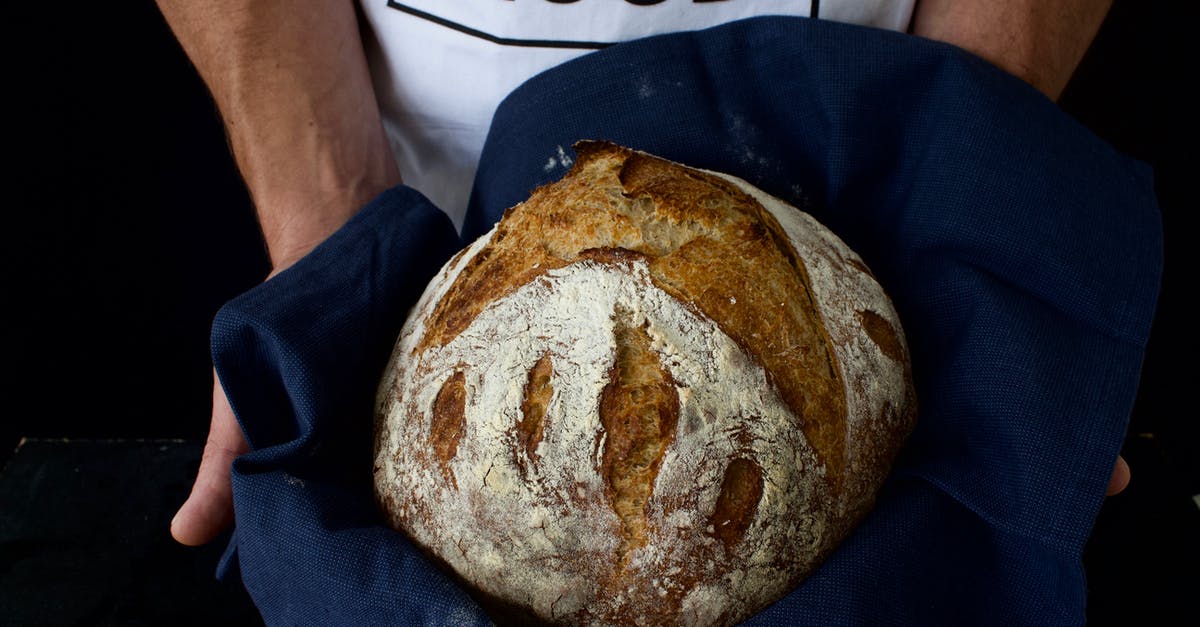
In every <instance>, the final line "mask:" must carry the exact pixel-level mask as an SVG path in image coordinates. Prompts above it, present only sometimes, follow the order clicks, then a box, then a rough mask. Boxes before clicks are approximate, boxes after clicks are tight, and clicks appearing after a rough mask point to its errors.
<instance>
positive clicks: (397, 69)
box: [360, 0, 915, 227]
mask: <svg viewBox="0 0 1200 627" xmlns="http://www.w3.org/2000/svg"><path fill="white" fill-rule="evenodd" d="M914 1H915V0H897V1H888V0H824V1H823V2H819V3H818V2H816V1H815V0H802V1H794V0H360V2H361V4H362V6H363V10H364V13H365V15H366V18H367V21H368V23H369V24H370V30H371V33H370V34H369V36H368V42H369V45H368V50H367V52H368V60H369V62H370V64H371V70H372V75H373V79H374V82H375V89H376V92H377V98H378V99H379V106H380V109H381V111H382V113H383V117H384V126H385V128H386V130H387V134H388V139H389V142H390V143H391V146H392V150H393V152H394V153H395V155H396V159H397V162H398V164H399V166H400V173H401V176H402V177H403V178H404V181H405V183H407V184H408V185H410V186H412V187H414V188H416V189H418V190H420V191H421V192H423V193H424V194H425V195H426V196H428V197H429V198H430V200H432V201H433V202H434V204H436V205H437V206H439V207H441V208H442V209H443V210H444V211H446V213H447V214H449V215H450V216H451V219H452V220H453V221H454V223H455V226H456V227H458V226H461V224H462V218H463V213H464V212H465V210H466V205H467V200H468V196H469V194H470V188H471V182H472V180H473V178H474V174H475V167H476V163H477V161H478V159H479V154H480V151H481V150H482V148H483V141H484V137H485V136H486V134H487V129H488V125H489V124H490V122H491V119H492V113H493V112H494V111H495V108H496V106H497V105H498V104H499V103H500V101H501V100H502V99H503V98H504V97H505V96H506V95H508V93H509V92H511V91H512V90H513V89H514V88H516V87H517V86H518V85H520V84H521V83H522V82H524V81H525V80H526V79H528V78H530V77H531V76H533V75H535V74H537V73H539V72H541V71H543V70H546V69H549V68H551V67H554V66H556V65H558V64H560V63H563V62H565V61H568V60H570V59H572V58H575V57H577V56H580V55H582V54H586V53H588V52H591V51H593V50H598V49H601V48H604V47H606V46H608V45H611V44H613V43H619V42H622V41H629V40H632V39H638V38H641V37H648V36H651V35H657V34H662V33H667V32H677V31H686V30H697V29H701V28H707V27H710V26H716V25H719V24H724V23H727V22H731V21H734V20H738V19H743V18H748V17H754V16H759V15H795V16H804V17H814V16H815V17H818V18H820V19H831V20H836V21H841V22H851V23H856V24H862V25H867V26H875V27H879V28H888V29H893V30H904V29H906V28H907V27H908V22H909V19H910V17H911V14H912V7H913V3H914Z"/></svg>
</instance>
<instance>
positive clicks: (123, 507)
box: [0, 440, 262, 625]
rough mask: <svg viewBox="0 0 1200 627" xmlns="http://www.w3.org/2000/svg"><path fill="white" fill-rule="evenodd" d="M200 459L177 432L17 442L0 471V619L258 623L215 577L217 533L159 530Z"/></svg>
mask: <svg viewBox="0 0 1200 627" xmlns="http://www.w3.org/2000/svg"><path fill="white" fill-rule="evenodd" d="M199 459H200V445H199V444H197V443H194V442H181V441H178V440H138V441H134V440H26V441H25V442H23V443H22V445H21V447H20V449H19V450H17V452H16V454H15V455H14V456H13V458H12V460H11V461H10V463H9V464H8V467H7V468H5V470H4V474H3V475H2V476H0V590H3V594H0V624H4V625H192V624H211V625H256V624H261V622H262V621H261V619H259V618H258V612H257V611H256V610H255V609H254V606H253V604H251V602H250V598H249V596H247V595H246V593H245V591H244V590H243V589H242V588H241V587H240V585H238V584H237V582H236V581H232V582H229V583H221V582H218V581H217V580H215V579H214V578H213V576H212V565H213V563H214V562H215V561H216V560H217V559H218V558H219V557H220V553H221V546H220V543H214V544H213V545H211V546H208V547H205V548H202V549H188V548H185V547H183V546H180V545H178V544H176V543H175V542H174V541H173V540H171V538H170V536H169V535H168V533H167V526H168V524H169V522H170V519H171V516H172V515H173V513H174V508H175V506H176V504H177V503H178V502H179V500H180V498H182V497H183V496H185V495H186V494H187V491H188V489H189V488H190V482H189V477H190V476H191V475H192V473H194V472H195V471H196V467H197V464H198V461H199Z"/></svg>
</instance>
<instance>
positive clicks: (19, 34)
mask: <svg viewBox="0 0 1200 627" xmlns="http://www.w3.org/2000/svg"><path fill="white" fill-rule="evenodd" d="M1186 4H1187V3H1167V2H1163V1H1160V2H1133V1H1132V0H1120V1H1118V2H1117V3H1116V5H1115V7H1114V9H1113V11H1112V13H1111V14H1110V17H1109V19H1108V20H1107V22H1106V24H1105V26H1104V29H1103V30H1102V32H1101V34H1100V36H1099V37H1098V39H1097V41H1096V43H1095V45H1094V46H1093V48H1092V50H1091V52H1090V53H1089V55H1088V58H1087V59H1086V60H1085V62H1084V64H1083V66H1082V67H1081V68H1080V70H1079V72H1078V73H1077V75H1076V78H1075V80H1074V81H1073V82H1072V84H1071V85H1070V86H1069V88H1068V90H1067V92H1066V93H1065V94H1064V96H1063V98H1062V100H1061V104H1062V107H1063V109H1064V110H1065V111H1066V112H1067V113H1069V114H1070V115H1072V116H1074V117H1075V118H1076V119H1078V120H1080V122H1082V123H1083V124H1085V125H1086V126H1087V127H1088V128H1090V129H1091V130H1092V131H1093V132H1095V133H1096V134H1097V135H1099V136H1100V137H1102V138H1104V139H1105V140H1107V141H1109V142H1110V143H1112V144H1113V145H1114V146H1116V147H1117V148H1118V149H1120V150H1122V151H1124V152H1126V153H1127V154H1129V155H1131V156H1133V157H1136V158H1138V159H1141V160H1143V161H1146V162H1147V163H1149V164H1150V165H1151V166H1152V167H1153V168H1154V170H1155V173H1156V181H1157V190H1158V194H1159V202H1160V206H1161V209H1162V214H1163V224H1164V230H1165V233H1164V238H1165V257H1166V265H1165V270H1164V279H1163V288H1162V296H1161V299H1160V305H1159V309H1158V313H1157V316H1156V319H1155V326H1154V329H1153V332H1152V335H1151V340H1150V344H1149V346H1148V348H1147V354H1146V363H1145V369H1144V375H1143V381H1142V385H1141V387H1140V389H1139V396H1138V401H1137V405H1136V407H1135V410H1134V414H1133V417H1132V421H1131V426H1130V430H1129V437H1128V439H1127V442H1126V446H1125V450H1124V453H1125V455H1126V458H1127V459H1128V460H1129V462H1130V465H1131V466H1132V467H1133V473H1134V478H1133V482H1132V484H1131V485H1130V487H1129V489H1128V490H1127V491H1126V492H1125V493H1123V494H1122V495H1120V496H1118V497H1114V498H1112V499H1109V501H1108V502H1107V503H1106V504H1105V506H1104V508H1103V509H1102V511H1101V513H1100V517H1099V519H1098V521H1097V524H1096V529H1095V532H1094V533H1093V538H1092V541H1091V542H1090V543H1089V545H1088V547H1087V550H1086V553H1085V566H1086V567H1087V568H1088V577H1089V581H1090V585H1089V587H1090V596H1089V608H1090V609H1089V614H1090V620H1091V622H1093V623H1095V624H1122V623H1128V622H1130V621H1135V620H1136V621H1137V622H1145V623H1159V624H1169V623H1172V622H1177V620H1174V617H1176V616H1189V615H1190V613H1191V612H1194V599H1193V598H1192V596H1193V595H1194V591H1195V590H1197V589H1200V581H1198V580H1197V568H1196V564H1198V563H1200V547H1197V543H1198V542H1200V540H1198V538H1200V511H1198V510H1197V508H1196V505H1195V504H1194V503H1193V502H1192V495H1195V494H1198V493H1200V428H1198V426H1197V419H1196V409H1195V407H1196V404H1195V400H1194V394H1195V391H1194V388H1195V383H1194V382H1193V381H1192V380H1191V379H1192V376H1193V374H1194V373H1195V372H1196V368H1195V367H1194V365H1192V364H1194V359H1195V357H1194V356H1195V354H1196V353H1197V351H1198V350H1200V341H1198V340H1197V338H1196V334H1195V333H1193V332H1192V331H1191V328H1190V327H1191V326H1192V325H1193V323H1192V317H1193V314H1192V310H1191V309H1189V308H1188V307H1187V306H1186V305H1185V303H1184V300H1185V298H1187V294H1186V290H1188V289H1189V288H1192V287H1194V286H1195V284H1196V282H1195V278H1194V277H1195V273H1196V270H1197V269H1198V268H1197V265H1198V264H1197V261H1196V257H1195V255H1194V253H1193V250H1194V248H1195V245H1194V243H1192V239H1193V238H1194V233H1195V229H1196V226H1197V220H1196V217H1195V215H1194V213H1195V210H1194V208H1195V206H1196V203H1195V201H1194V200H1193V199H1192V198H1191V195H1190V193H1189V192H1190V189H1188V188H1187V187H1185V186H1187V185H1189V184H1190V183H1191V180H1189V177H1190V176H1191V172H1190V167H1191V166H1193V165H1194V164H1195V163H1196V159H1195V158H1194V157H1191V156H1190V154H1191V153H1190V152H1188V151H1185V150H1184V147H1185V144H1186V143H1187V142H1188V140H1189V139H1190V138H1192V137H1194V136H1195V132H1194V131H1195V119H1194V118H1195V112H1196V111H1197V110H1198V109H1197V106H1196V102H1195V97H1194V96H1192V95H1191V94H1190V93H1188V89H1189V88H1190V86H1191V83H1193V82H1194V81H1193V80H1192V78H1191V77H1193V76H1194V74H1195V68H1196V61H1197V59H1196V56H1197V55H1196V54H1195V53H1194V52H1193V49H1194V46H1192V45H1191V43H1190V40H1189V37H1188V35H1189V34H1190V33H1188V32H1187V31H1186V30H1185V29H1186V28H1189V26H1190V25H1191V24H1194V23H1195V21H1194V19H1193V16H1191V15H1185V14H1184V13H1185V11H1186V9H1185V8H1184V7H1185V6H1186ZM3 25H4V28H5V33H4V34H5V35H6V36H5V37H4V40H5V41H6V42H8V45H9V54H7V55H5V59H6V61H5V62H6V64H7V66H6V68H7V69H8V75H9V76H12V77H14V78H15V80H10V81H9V82H8V85H9V89H7V90H6V96H7V97H6V99H5V100H6V105H8V106H9V107H11V109H10V111H11V112H10V114H9V116H8V117H7V122H8V127H9V128H8V133H7V135H6V147H7V148H8V150H7V151H6V152H7V153H8V154H9V155H10V156H15V157H16V159H15V163H14V164H13V165H10V166H9V168H8V169H6V177H5V182H6V184H7V185H8V186H11V187H15V189H16V194H15V195H9V196H8V197H9V198H10V200H9V203H8V207H7V208H8V209H9V211H8V215H10V216H13V217H15V223H13V222H10V223H9V225H8V227H7V228H5V229H4V230H3V231H2V232H3V234H4V236H5V242H4V244H5V245H4V246H3V247H0V251H2V252H0V255H3V258H2V260H0V267H2V268H3V271H2V272H3V287H4V294H5V296H4V304H5V307H4V308H3V312H4V313H3V318H2V319H0V320H2V321H3V325H0V329H3V330H2V331H0V332H2V333H3V336H2V341H3V346H4V348H5V351H4V354H5V356H6V357H7V359H4V360H3V371H0V381H2V383H0V385H2V386H3V387H2V388H0V391H2V392H3V395H4V396H3V398H5V400H6V406H7V410H6V411H5V412H3V417H0V463H3V462H4V461H6V460H7V459H8V457H9V455H10V453H11V451H12V450H13V449H14V447H15V446H16V444H17V442H18V440H19V438H20V437H21V436H38V437H50V438H60V437H72V438H87V437H101V438H118V437H153V438H186V439H189V440H199V441H202V438H203V436H204V434H205V432H206V430H207V425H208V404H209V399H210V394H211V374H210V371H209V364H208V330H209V324H210V321H211V319H212V315H213V313H214V312H215V311H216V309H217V308H218V307H219V306H220V305H221V303H223V302H225V301H226V300H228V299H229V298H231V297H232V296H234V295H235V294H237V293H240V292H241V291H242V290H244V289H246V288H247V287H249V286H251V285H253V284H254V283H255V282H256V281H257V280H258V279H259V278H260V277H262V276H264V275H265V273H266V270H267V263H266V257H265V255H264V254H263V250H262V245H261V242H260V240H259V236H258V234H257V231H256V227H255V223H254V216H253V210H252V208H251V206H250V203H249V200H248V199H247V198H246V195H245V192H244V189H243V188H242V186H241V183H240V182H239V180H238V178H237V175H236V172H235V171H234V169H233V164H232V160H231V159H230V157H229V154H228V151H227V148H226V145H225V142H224V139H223V137H222V134H221V128H220V123H219V120H218V119H217V117H216V115H215V113H214V111H213V107H212V105H211V103H210V101H209V100H208V97H207V94H206V92H205V90H204V87H203V85H202V84H201V82H200V81H199V79H198V78H197V77H196V75H195V72H194V70H193V69H192V68H191V67H190V65H189V63H188V61H187V60H186V58H185V57H184V56H183V53H182V51H181V50H180V49H179V48H178V45H177V44H176V43H175V42H174V39H173V38H172V36H171V34H170V32H169V30H168V29H167V28H166V26H165V25H164V24H163V23H162V20H161V17H160V16H159V15H158V13H157V11H156V9H155V8H154V5H153V3H151V2H146V1H143V2H131V3H86V4H83V5H79V6H74V7H72V9H71V10H70V11H64V10H63V9H62V7H60V6H58V5H53V4H45V3H20V4H17V5H15V6H13V7H9V8H7V10H6V11H5V18H4V20H3ZM17 407H26V408H34V410H33V411H20V412H18V411H15V408H17ZM195 446H196V445H193V448H192V451H193V453H192V454H193V456H194V455H195V450H196V449H195ZM147 455H148V456H147V457H146V459H145V460H143V463H144V464H146V465H148V464H149V463H150V461H151V459H152V458H153V455H150V454H147ZM46 459H51V458H46ZM192 459H193V461H192V462H191V463H192V464H193V465H192V466H188V465H182V466H181V465H175V466H164V472H174V473H176V474H175V476H174V479H172V480H173V481H175V482H176V484H175V485H176V487H177V488H179V489H178V490H176V491H174V492H171V494H173V495H174V499H173V500H172V498H171V497H169V496H163V497H162V500H160V501H157V502H155V503H152V504H153V505H154V506H155V507H157V508H158V510H154V509H147V510H145V511H139V510H138V509H136V507H135V505H136V506H140V505H141V504H142V503H132V502H130V505H129V506H128V508H127V507H123V506H117V505H114V506H113V507H112V512H111V513H112V516H114V517H117V516H121V515H125V516H127V517H128V519H129V522H128V526H129V528H132V527H135V526H137V525H156V524H161V525H163V527H161V528H162V529H165V524H166V521H168V520H169V518H170V515H171V513H172V512H171V510H173V508H174V507H175V506H177V505H178V503H179V502H181V501H182V499H183V497H184V495H185V494H186V484H187V482H188V481H190V478H191V476H193V475H194V460H195V457H193V458H192ZM16 461H19V460H16ZM16 461H14V466H13V467H12V468H10V469H9V470H6V471H5V473H4V476H3V481H4V482H5V485H8V484H9V483H12V482H17V480H16V479H12V478H11V477H10V475H11V473H13V472H14V470H13V468H16V465H15V464H16ZM56 463H59V464H67V463H68V462H65V461H63V462H56ZM76 463H81V462H76ZM47 468H48V469H47V470H46V471H45V472H46V473H57V472H62V467H59V468H57V469H49V467H47ZM126 468H127V469H129V471H130V473H129V474H128V475H126V477H127V478H126V479H125V480H126V481H132V480H134V478H136V477H137V474H138V473H137V472H134V469H135V468H136V466H128V467H126ZM117 469H119V467H116V466H115V467H114V468H113V470H114V471H115V470H117ZM47 476H49V475H47ZM163 479H164V481H165V480H166V477H163ZM31 481H32V480H30V482H31ZM114 481H115V479H114ZM21 483H24V481H21ZM41 485H42V486H43V487H42V488H40V489H38V490H37V494H36V496H37V502H38V503H39V504H44V506H45V508H46V509H44V510H42V515H43V516H45V517H46V518H44V519H42V520H43V522H46V524H49V523H48V521H53V520H56V519H58V518H62V519H70V518H71V517H73V516H75V515H76V512H78V511H79V507H80V505H79V504H80V503H82V502H83V501H82V500H80V499H81V498H82V496H77V495H76V493H70V492H68V491H67V487H64V488H61V489H55V488H51V487H48V486H50V485H52V484H48V483H43V484H41ZM63 485H66V484H63ZM5 489H6V490H7V489H8V488H5ZM86 493H87V491H86V490H84V494H86ZM5 494H7V492H6V493H5ZM164 494H165V493H164ZM6 498H7V497H6ZM111 498H114V499H115V498H117V496H116V495H114V496H113V497H111ZM5 503H7V501H5ZM143 503H144V502H143ZM94 504H95V505H96V506H98V507H100V508H101V509H103V505H104V501H103V500H101V501H99V502H97V503H94ZM0 515H3V516H5V517H6V518H5V520H8V518H7V517H9V516H12V515H13V514H11V513H10V509H9V507H8V506H7V505H5V507H4V509H3V510H0ZM18 516H23V515H22V514H18ZM25 520H26V523H29V522H30V521H32V520H33V519H32V518H29V519H25ZM5 524H7V523H5ZM121 528H122V527H121V526H119V525H118V526H113V527H106V528H105V529H107V530H109V531H111V532H112V534H110V535H102V534H100V533H99V531H100V529H96V531H97V534H96V535H94V536H91V538H90V540H89V542H91V544H90V545H89V544H86V543H84V544H76V545H71V548H70V549H69V550H57V549H56V550H53V551H52V550H51V549H50V548H49V547H44V546H42V545H19V546H17V547H16V548H14V547H13V546H10V544H9V543H8V542H7V541H5V544H4V545H2V546H0V556H3V559H4V561H3V562H0V569H2V572H0V576H4V577H8V576H10V575H11V574H12V573H18V572H23V570H22V569H27V568H32V567H33V566H32V565H36V564H41V566H39V567H44V566H45V561H44V560H48V559H51V557H53V558H54V559H58V560H60V562H59V563H60V564H61V568H60V570H59V571H58V572H60V573H62V572H67V573H75V572H78V573H87V572H90V573H93V575H92V576H91V577H90V579H89V578H88V577H86V576H80V577H76V578H75V579H73V581H75V582H76V583H77V584H79V585H80V586H82V587H81V588H76V592H75V594H81V595H85V596H87V598H93V597H92V596H88V595H93V594H97V593H96V592H95V590H100V589H102V588H103V585H104V584H106V583H107V582H106V581H105V577H97V576H95V575H94V574H95V573H114V572H123V571H119V570H118V569H119V568H125V567H124V566H120V564H121V563H122V562H121V560H123V559H124V558H122V557H121V555H122V554H121V553H118V552H113V551H111V550H110V549H111V547H112V546H113V545H115V544H119V543H120V542H125V541H129V542H135V543H136V542H146V543H150V544H148V545H147V546H146V547H142V548H141V549H140V550H143V551H149V552H151V553H152V552H153V551H154V550H157V549H154V548H152V547H153V546H155V545H153V544H152V543H154V542H165V540H164V538H163V536H154V535H152V533H151V532H150V531H146V534H147V535H142V536H138V538H141V539H140V540H138V539H136V538H134V537H133V536H125V537H126V540H121V539H120V538H121V537H122V536H121V535H120V534H119V533H117V531H119V530H120V529H121ZM147 529H148V528H147ZM124 546H132V545H130V544H126V545H124ZM168 546H169V545H165V544H164V545H158V549H161V550H162V551H166V549H167V547H168ZM22 547H24V548H22ZM219 548H220V547H209V548H206V549H202V550H190V549H182V548H179V549H178V551H180V552H181V553H180V554H179V555H182V556H185V557H186V559H184V558H180V559H179V561H170V560H168V559H164V561H162V562H159V564H161V565H162V567H163V568H164V569H166V570H162V571H158V572H159V577H161V578H162V579H163V580H166V579H167V578H170V577H176V576H178V577H180V579H179V580H172V581H182V580H187V581H191V582H193V585H194V586H197V587H202V586H205V585H210V584H211V573H212V571H213V569H214V568H215V564H216V559H217V556H218V552H219ZM177 557H178V556H177ZM102 559H111V560H116V561H114V562H112V563H111V564H110V566H109V568H108V569H107V570H103V569H99V568H98V566H97V564H98V563H99V560H102ZM188 560H193V561H190V562H189V561H188ZM87 569H91V570H87ZM155 579H156V578H150V579H146V580H143V582H142V583H138V584H136V585H135V587H137V586H143V585H144V586H147V588H146V589H150V588H149V586H150V584H151V583H153V582H154V581H155ZM7 581H8V580H7V579H6V580H5V582H6V584H5V585H4V586H3V587H0V608H5V613H0V624H23V622H24V621H16V620H13V619H11V618H10V617H13V616H16V614H7V612H8V610H7V608H9V607H15V603H16V602H23V603H30V604H32V603H39V604H41V603H44V604H46V605H26V606H24V607H25V608H26V609H27V610H28V609H31V608H36V607H52V606H53V604H55V603H57V604H58V605H62V606H66V605H69V604H73V603H77V601H76V600H74V598H72V597H70V596H67V595H66V592H67V590H68V588H65V587H59V588H54V587H46V588H44V589H43V591H42V593H41V595H40V597H42V598H39V596H36V595H30V594H27V591H21V592H20V593H17V592H14V591H13V590H12V589H10V587H9V586H8V585H7ZM86 581H91V582H92V584H91V585H92V586H95V588H93V589H92V591H91V592H89V591H87V590H83V589H82V588H84V587H86V586H83V584H82V583H80V582H86ZM130 581H134V580H130ZM50 585H51V584H50V582H47V586H50ZM131 585H134V584H131ZM172 585H174V584H172ZM159 590H165V591H166V592H165V593H164V594H168V595H187V594H191V593H190V592H186V590H187V585H185V584H182V583H179V584H178V587H174V588H168V587H164V588H159ZM125 598H126V600H128V603H127V604H124V605H121V606H120V607H121V608H123V609H122V610H121V611H122V614H121V615H119V616H110V615H108V614H103V615H92V616H91V617H90V618H96V619H98V620H111V621H115V622H120V623H134V624H136V623H137V622H138V621H144V622H153V623H158V622H161V621H159V620H157V618H156V617H157V616H160V615H158V614H154V613H153V609H152V608H153V603H157V602H159V600H158V599H157V597H152V596H150V595H144V596H138V595H131V596H129V597H125ZM178 598H184V596H179V597H178ZM212 602H213V603H215V604H221V603H224V602H225V601H223V600H213V601H212ZM25 616H29V615H28V614H25ZM41 616H42V618H45V619H46V620H49V616H50V615H48V614H45V615H41ZM64 616H65V615H64ZM68 618H69V617H68ZM34 622H36V621H34ZM67 622H70V621H67ZM84 622H85V623H91V622H95V621H94V620H85V621H84Z"/></svg>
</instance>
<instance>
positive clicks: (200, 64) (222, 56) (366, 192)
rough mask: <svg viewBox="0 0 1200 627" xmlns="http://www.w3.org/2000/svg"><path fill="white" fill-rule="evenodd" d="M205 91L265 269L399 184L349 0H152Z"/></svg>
mask: <svg viewBox="0 0 1200 627" xmlns="http://www.w3.org/2000/svg"><path fill="white" fill-rule="evenodd" d="M158 5H159V8H160V9H161V10H162V13H163V15H164V17H166V19H167V22H168V23H169V24H170V26H171V29H172V30H173V31H174V33H175V35H176V37H177V38H178V39H179V41H180V43H181V44H182V45H183V48H184V50H185V51H186V52H187V54H188V56H189V57H190V58H191V60H192V62H193V63H194V64H195V65H196V68H197V70H198V71H199V72H200V75H201V77H202V78H203V79H204V81H205V83H206V84H207V85H208V88H209V90H210V91H211V92H212V95H213V98H214V100H215V101H216V104H217V107H218V109H219V110H220V112H221V116H222V118H223V119H224V121H225V128H226V132H227V134H228V136H229V142H230V145H231V146H232V148H233V153H234V157H235V158H236V160H237V164H238V168H239V169H240V171H241V173H242V177H243V178H244V179H245V181H246V185H247V187H248V188H249V191H250V194H251V197H252V198H253V200H254V203H255V206H256V208H257V211H258V215H259V222H260V223H261V225H262V229H263V235H264V238H265V239H266V242H267V247H268V250H269V252H270V255H271V262H272V265H273V266H274V267H275V268H276V269H280V268H283V267H286V266H287V265H290V264H291V263H292V262H294V261H295V260H296V259H298V258H299V257H301V256H303V255H304V254H305V253H307V252H308V251H309V250H310V249H311V248H312V247H313V246H315V245H316V244H318V243H319V242H321V241H322V240H324V239H325V238H326V237H327V236H328V235H329V234H330V233H332V232H333V231H335V230H336V229H337V228H338V227H340V226H341V225H342V224H344V223H345V221H346V220H348V219H349V218H350V216H352V215H353V214H354V213H355V212H356V211H357V210H358V208H359V207H361V206H362V205H363V204H364V203H366V202H367V201H369V200H370V199H371V198H372V197H374V196H375V195H376V194H378V193H379V192H381V191H383V190H384V189H386V188H388V187H390V186H392V185H394V184H396V183H398V182H399V180H400V176H399V173H398V172H397V170H396V166H395V161H394V160H393V159H392V156H391V153H390V150H389V148H388V145H387V141H386V138H385V137H384V133H383V127H382V124H381V122H380V118H379V110H378V107H377V104H376V101H375V95H374V91H373V90H372V87H371V81H370V75H369V73H368V71H367V65H366V60H365V57H364V54H363V49H362V43H361V38H360V36H359V31H358V23H357V18H356V15H355V11H354V5H353V2H352V1H351V0H319V1H318V0H312V1H306V2H301V3H296V2H284V1H280V0H215V1H209V2H191V1H189V0H158Z"/></svg>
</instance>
